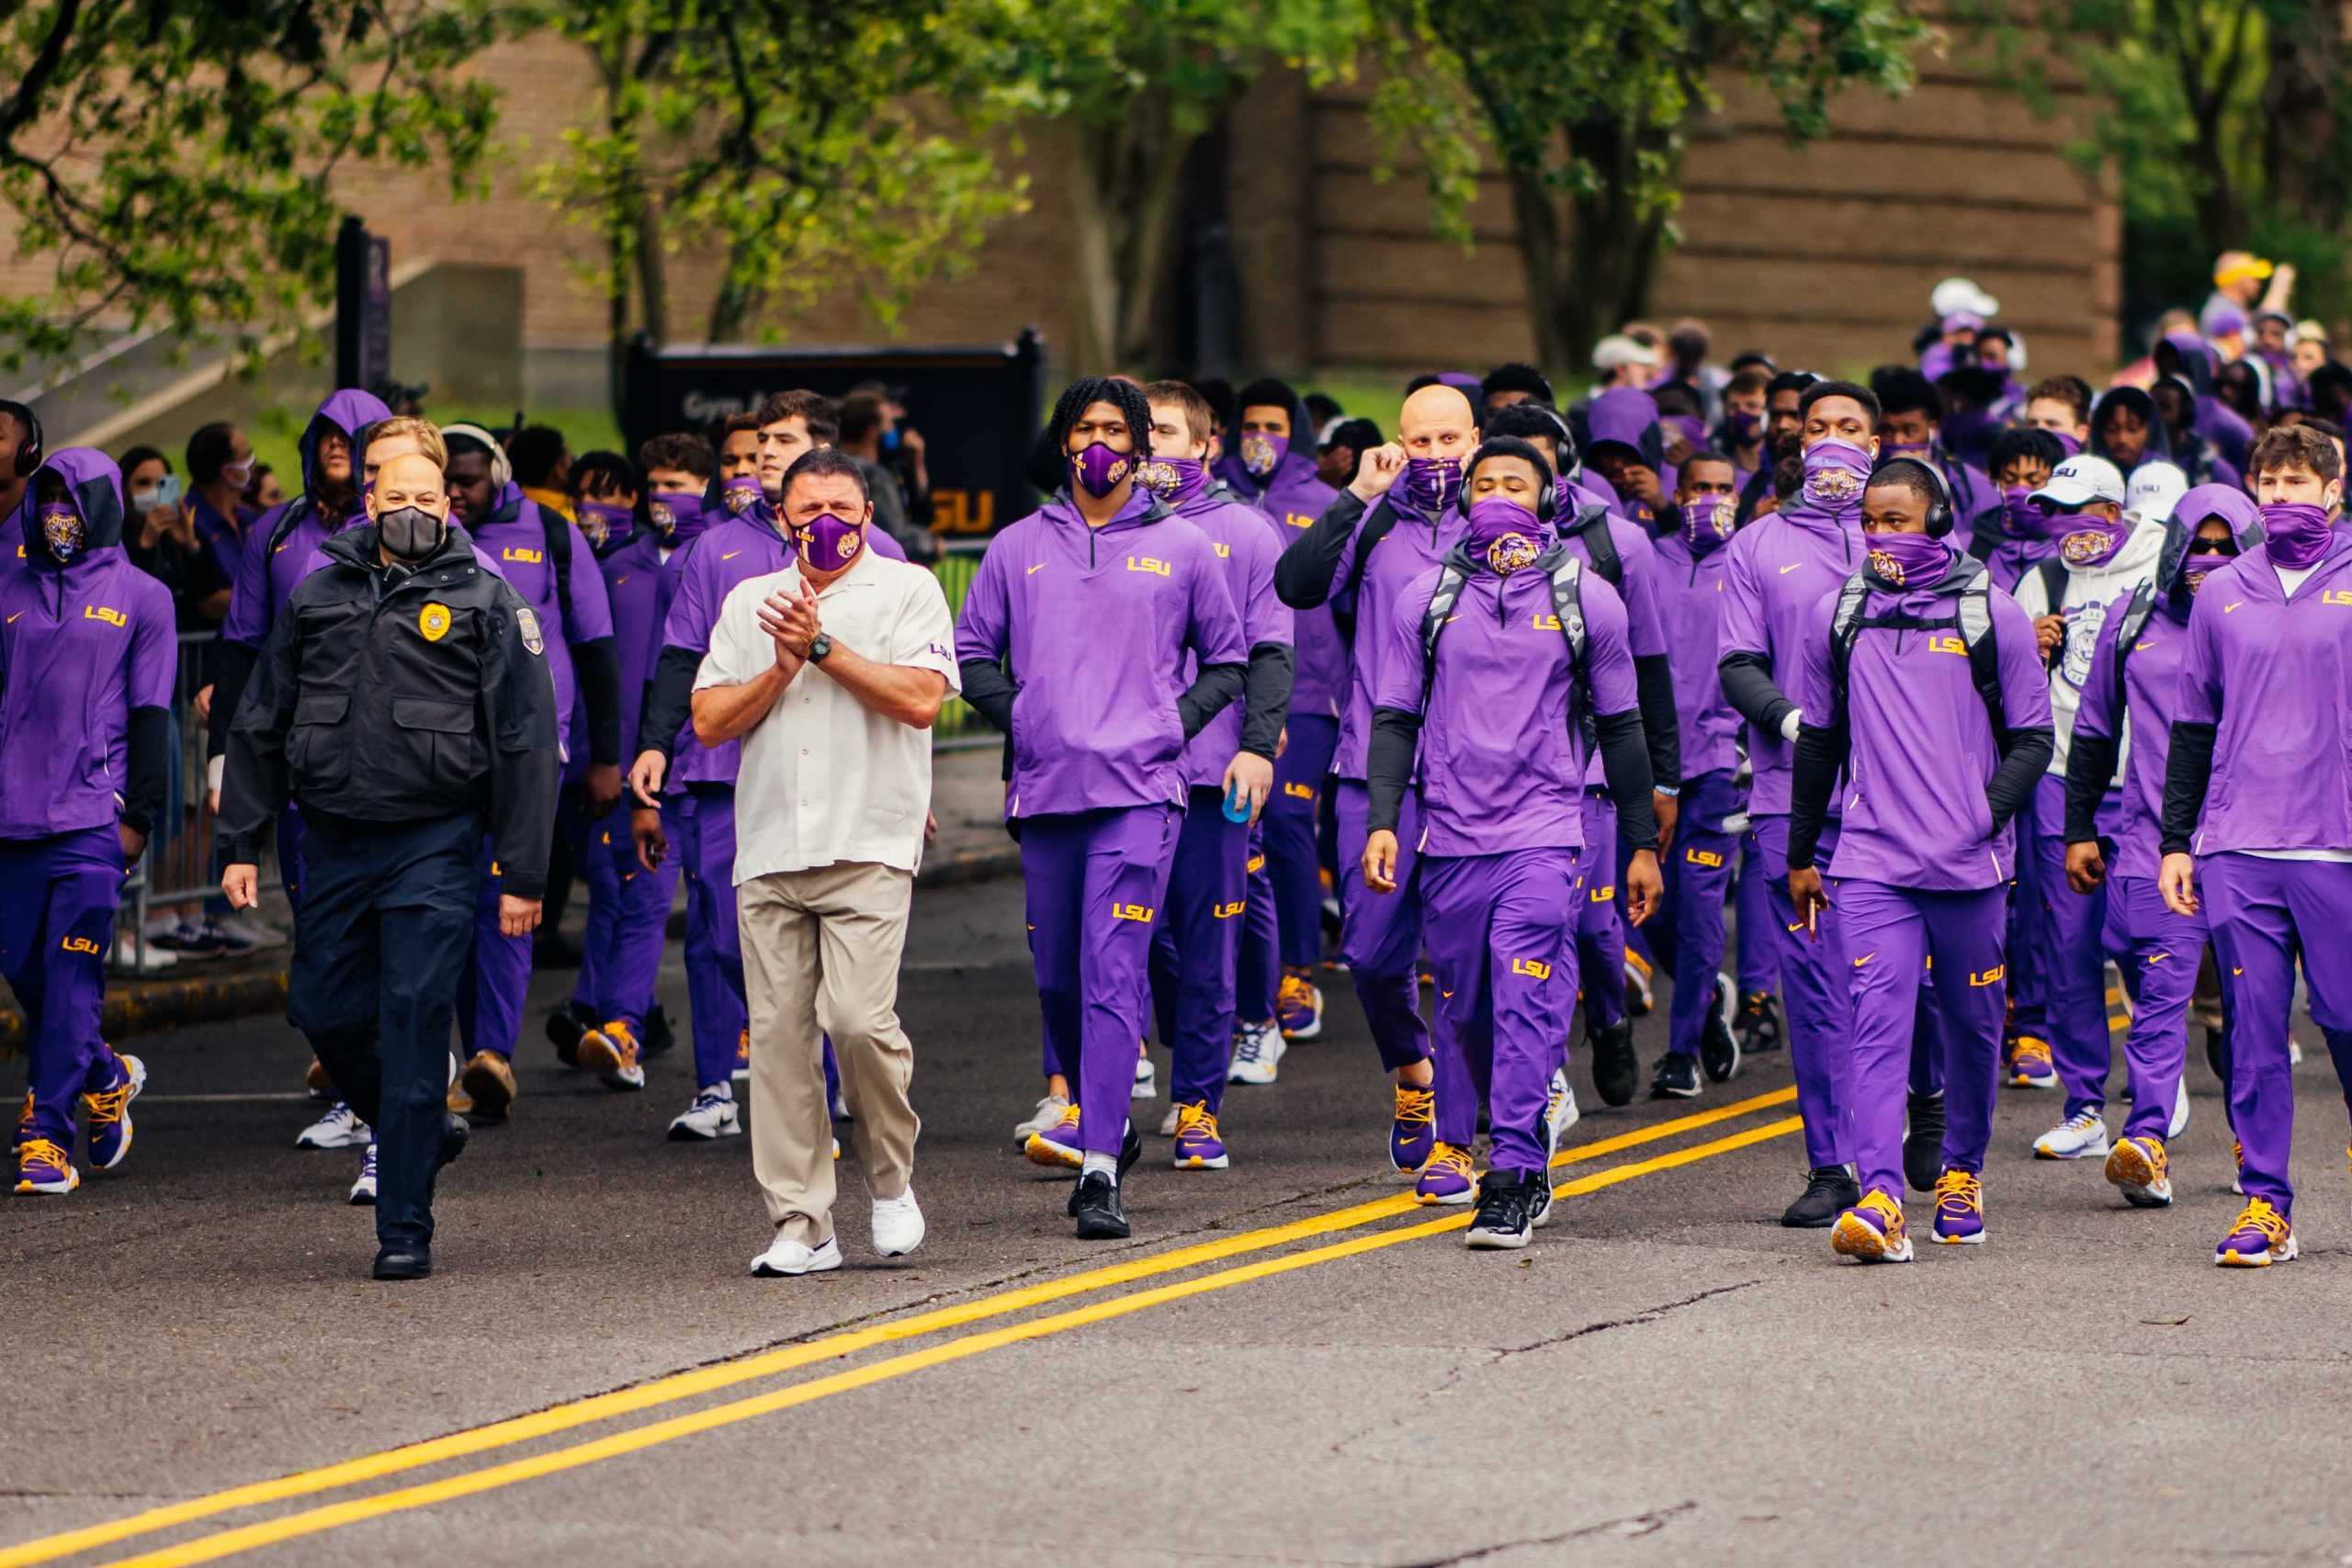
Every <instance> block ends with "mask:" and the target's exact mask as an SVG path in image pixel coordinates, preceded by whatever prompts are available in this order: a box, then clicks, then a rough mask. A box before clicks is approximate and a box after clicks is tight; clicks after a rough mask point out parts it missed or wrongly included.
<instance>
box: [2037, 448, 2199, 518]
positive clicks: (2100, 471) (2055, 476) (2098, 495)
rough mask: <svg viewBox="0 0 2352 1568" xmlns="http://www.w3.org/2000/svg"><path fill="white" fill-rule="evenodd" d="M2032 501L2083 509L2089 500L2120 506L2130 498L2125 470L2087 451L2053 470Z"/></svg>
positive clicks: (2070, 458)
mask: <svg viewBox="0 0 2352 1568" xmlns="http://www.w3.org/2000/svg"><path fill="white" fill-rule="evenodd" d="M2174 471H2175V472H2178V470H2177V469H2176V470H2174ZM2033 499H2034V500H2035V501H2046V502H2049V503H2050V504H2051V505H2052V506H2080V505H2082V504H2083V503H2084V502H2089V501H2111V502H2115V504H2116V505H2118V506H2121V505H2123V504H2125V502H2127V501H2128V500H2129V499H2130V496H2129V493H2128V492H2127V491H2126V490H2125V489H2124V485H2123V472H2122V470H2121V469H2120V468H2117V467H2116V466H2115V465H2114V464H2112V463H2110V462H2109V461H2108V460H2107V459H2106V458H2104V457H2092V456H2091V455H2090V454H2089V453H2087V452H2086V453H2084V454H2083V455H2082V456H2080V457H2069V458H2067V459H2066V460H2065V461H2064V462H2063V463H2061V464H2059V465H2058V466H2057V467H2056V468H2052V469H2051V470H2050V482H2049V483H2047V484H2045V485H2043V486H2042V487H2041V489H2040V490H2038V491H2034V492H2033Z"/></svg>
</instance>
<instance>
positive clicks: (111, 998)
mask: <svg viewBox="0 0 2352 1568" xmlns="http://www.w3.org/2000/svg"><path fill="white" fill-rule="evenodd" d="M1020 872H1021V852H1020V850H1019V849H1018V848H1016V847H1015V846H1013V845H1012V844H1006V845H1005V846H1004V847H1003V848H1001V849H997V848H989V849H985V850H970V851H966V852H963V853H960V854H952V855H939V856H934V857H933V858H932V859H929V860H927V861H925V862H924V863H923V865H922V870H920V871H918V872H917V873H915V886H917V887H950V886H958V885H960V884H965V883H973V882H986V881H989V879H991V878H993V877H999V876H1017V875H1019V874H1020ZM674 923H675V922H673V924H674ZM673 934H675V933H674V932H673ZM286 987H287V971H286V970H285V969H284V968H277V969H263V970H252V971H248V972H245V973H243V974H237V975H221V976H200V977H199V976H191V977H189V978H187V979H185V980H182V979H177V978H175V979H170V980H144V981H134V982H129V983H125V982H123V981H120V980H116V981H114V982H113V983H111V984H109V985H108V986H107V1007H106V1018H105V1021H104V1022H103V1023H102V1024H101V1026H100V1028H101V1031H102V1032H103V1033H104V1034H105V1036H106V1038H107V1039H108V1040H110V1041H117V1040H126V1039H129V1038H130V1036H132V1035H135V1034H153V1033H157V1032H161V1031H163V1030H166V1029H185V1028H187V1026H188V1025H190V1024H195V1023H209V1022H212V1021H216V1020H219V1019H224V1018H250V1017H253V1016H254V1015H255V1014H258V1013H275V1012H282V1011H284V1010H285V1008H286ZM24 1048H25V1015H24V1014H23V1013H21V1012H19V1011H17V1010H16V1009H15V1008H14V1007H0V1058H6V1057H12V1056H17V1055H22V1054H23V1052H24Z"/></svg>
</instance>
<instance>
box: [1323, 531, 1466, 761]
mask: <svg viewBox="0 0 2352 1568" xmlns="http://www.w3.org/2000/svg"><path fill="white" fill-rule="evenodd" d="M1401 488H1402V487H1401V486H1391V487H1390V488H1389V491H1388V492H1387V494H1385V495H1384V496H1382V497H1381V498H1380V500H1378V501H1376V502H1373V504H1372V505H1371V506H1369V507H1367V508H1365V509H1364V513H1363V517H1362V518H1360V519H1359V520H1358V521H1357V523H1356V531H1355V533H1354V535H1353V536H1351V538H1350V539H1349V540H1348V542H1347V544H1346V546H1345V547H1343V548H1341V550H1340V560H1339V564H1338V565H1337V566H1336V567H1334V568H1333V569H1332V572H1331V581H1332V584H1333V588H1334V592H1333V594H1332V598H1331V605H1332V609H1333V611H1334V612H1335V613H1336V614H1337V615H1340V616H1342V617H1344V618H1346V619H1349V620H1351V622H1352V623H1353V624H1354V626H1355V641H1354V645H1353V646H1352V647H1351V649H1349V660H1348V700H1347V703H1346V705H1345V706H1344V707H1343V708H1342V709H1341V711H1340V749H1339V750H1338V751H1337V752H1335V753H1334V754H1333V755H1332V758H1331V772H1332V773H1333V774H1335V775H1336V776H1338V777H1340V778H1343V779H1353V780H1356V781H1358V782H1362V780H1363V777H1364V764H1365V763H1366V762H1367V761H1369V760H1370V758H1371V755H1372V708H1373V700H1372V694H1373V693H1374V692H1376V691H1379V690H1380V689H1381V686H1382V682H1381V669H1382V666H1383V665H1384V664H1385V663H1386V662H1387V660H1388V657H1389V652H1390V644H1391V641H1392V638H1391V637H1390V635H1389V633H1390V627H1391V626H1392V624H1393V619H1394V617H1395V615H1397V597H1398V596H1399V595H1400V594H1402V593H1403V592H1405V590H1406V589H1407V588H1408V587H1409V586H1410V585H1411V584H1412V582H1413V581H1414V580H1415V579H1416V578H1419V576H1420V575H1421V574H1422V573H1424V572H1426V571H1429V570H1431V569H1432V568H1434V567H1436V566H1438V565H1439V564H1440V563H1441V562H1442V561H1443V560H1444V559H1445V556H1446V552H1447V551H1448V550H1451V549H1452V548H1453V545H1454V541H1455V540H1457V539H1459V538H1461V537H1462V528H1463V516H1462V513H1460V512H1458V511H1456V510H1455V509H1454V508H1453V507H1451V506H1448V507H1444V508H1442V510H1440V512H1439V513H1438V514H1437V516H1436V517H1435V518H1433V519H1432V518H1430V517H1429V516H1426V515H1424V514H1423V513H1420V512H1419V511H1418V510H1416V509H1415V508H1414V507H1413V506H1412V505H1411V504H1410V503H1408V502H1407V501H1406V500H1405V498H1404V497H1403V496H1401V495H1399V494H1398V493H1397V491H1398V490H1399V489H1401ZM1382 506H1386V507H1387V508H1388V509H1389V510H1391V511H1392V512H1394V513H1396V514H1397V516H1396V520H1395V522H1394V523H1392V524H1391V525H1390V526H1389V529H1388V532H1387V533H1385V534H1384V535H1382V536H1380V539H1379V541H1378V542H1377V543H1375V544H1374V546H1373V547H1372V553H1371V554H1370V555H1369V556H1367V557H1365V558H1364V563H1363V581H1361V582H1359V583H1358V584H1357V586H1356V592H1355V593H1354V595H1353V596H1352V597H1351V598H1346V600H1345V602H1344V603H1343V602H1342V600H1343V597H1345V596H1344V595H1343V594H1342V592H1340V585H1341V584H1344V583H1345V582H1346V581H1348V578H1349V577H1350V575H1351V574H1352V573H1353V572H1354V571H1355V569H1356V550H1357V549H1358V547H1360V546H1361V545H1362V544H1363V536H1364V528H1365V525H1368V524H1369V523H1370V522H1371V521H1372V514H1373V513H1374V511H1376V510H1377V509H1378V508H1380V507H1382Z"/></svg>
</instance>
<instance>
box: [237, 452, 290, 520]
mask: <svg viewBox="0 0 2352 1568" xmlns="http://www.w3.org/2000/svg"><path fill="white" fill-rule="evenodd" d="M285 504H286V485H285V483H284V481H283V480H281V479H278V477H277V469H276V468H271V467H270V466H269V465H268V464H267V463H255V464H254V477H253V482H252V483H250V484H248V485H246V486H245V510H247V511H248V512H251V513H253V514H254V516H256V517H258V516H260V515H261V514H262V513H265V512H267V511H268V510H269V509H270V508H271V507H273V506H283V505H285Z"/></svg>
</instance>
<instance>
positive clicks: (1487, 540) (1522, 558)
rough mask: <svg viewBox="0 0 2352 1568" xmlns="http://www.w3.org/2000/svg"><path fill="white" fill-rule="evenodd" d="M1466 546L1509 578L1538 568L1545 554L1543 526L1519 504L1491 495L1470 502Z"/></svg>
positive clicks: (1465, 538)
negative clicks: (1537, 559) (1515, 572)
mask: <svg viewBox="0 0 2352 1568" xmlns="http://www.w3.org/2000/svg"><path fill="white" fill-rule="evenodd" d="M1462 544H1463V547H1464V548H1465V549H1467V550H1468V551H1469V552H1470V553H1471V554H1472V555H1473V556H1475V557H1476V558H1478V559H1480V560H1483V561H1485V562H1486V563H1487V569H1488V570H1491V571H1492V572H1493V573H1494V574H1495V575H1496V576H1497V577H1509V576H1510V574H1511V573H1512V572H1514V571H1517V570H1520V569H1521V568H1522V567H1529V566H1532V565H1534V564H1535V558H1536V557H1538V556H1540V555H1542V554H1543V553H1544V538H1543V525H1542V524H1540V523H1539V522H1537V521H1536V517H1535V513H1532V512H1530V511H1529V510H1528V509H1527V508H1526V507H1524V506H1521V504H1520V503H1519V502H1515V501H1510V500H1507V499H1505V498H1504V497H1502V496H1499V495H1490V496H1487V498H1486V499H1485V500H1483V501H1474V502H1471V503H1470V518H1469V524H1468V526H1466V527H1465V528H1464V530H1463V532H1462Z"/></svg>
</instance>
